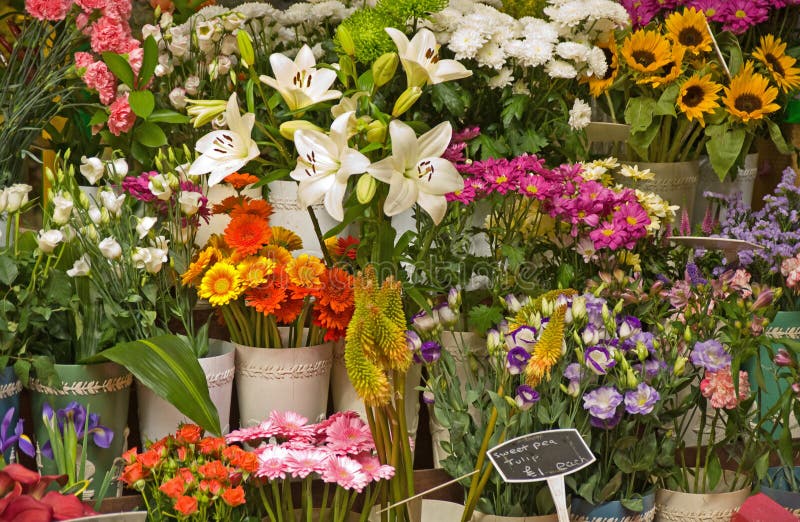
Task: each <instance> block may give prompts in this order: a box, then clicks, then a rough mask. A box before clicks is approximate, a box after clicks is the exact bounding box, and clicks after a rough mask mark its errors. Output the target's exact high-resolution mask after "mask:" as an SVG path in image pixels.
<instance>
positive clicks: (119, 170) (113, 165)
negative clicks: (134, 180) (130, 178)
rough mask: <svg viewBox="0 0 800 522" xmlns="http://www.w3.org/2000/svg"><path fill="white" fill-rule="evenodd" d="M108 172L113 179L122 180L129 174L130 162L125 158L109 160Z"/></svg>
mask: <svg viewBox="0 0 800 522" xmlns="http://www.w3.org/2000/svg"><path fill="white" fill-rule="evenodd" d="M106 172H107V173H108V176H109V177H110V178H111V179H113V180H115V181H120V180H121V179H122V178H124V177H125V176H127V175H128V162H127V161H125V158H117V159H115V160H112V161H109V162H108V163H106Z"/></svg>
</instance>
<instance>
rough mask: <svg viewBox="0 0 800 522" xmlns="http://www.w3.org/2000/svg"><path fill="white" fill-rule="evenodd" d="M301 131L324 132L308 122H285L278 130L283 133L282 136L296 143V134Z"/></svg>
mask: <svg viewBox="0 0 800 522" xmlns="http://www.w3.org/2000/svg"><path fill="white" fill-rule="evenodd" d="M299 130H315V131H319V132H322V129H320V128H319V127H317V126H316V125H314V124H313V123H311V122H310V121H306V120H292V121H285V122H283V123H281V126H280V127H279V128H278V132H280V133H281V136H283V137H284V138H286V139H287V140H292V141H294V133H295V132H297V131H299Z"/></svg>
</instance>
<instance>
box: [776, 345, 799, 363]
mask: <svg viewBox="0 0 800 522" xmlns="http://www.w3.org/2000/svg"><path fill="white" fill-rule="evenodd" d="M773 361H774V362H775V364H776V365H777V366H794V359H792V356H791V355H790V354H789V352H788V351H787V350H786V348H781V349H779V350H778V353H776V354H775V358H774V359H773Z"/></svg>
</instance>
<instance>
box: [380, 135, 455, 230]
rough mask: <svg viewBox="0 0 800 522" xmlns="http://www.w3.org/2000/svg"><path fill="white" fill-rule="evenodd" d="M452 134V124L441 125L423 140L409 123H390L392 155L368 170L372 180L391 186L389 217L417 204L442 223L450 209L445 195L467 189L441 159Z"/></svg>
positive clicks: (388, 207) (453, 168)
mask: <svg viewBox="0 0 800 522" xmlns="http://www.w3.org/2000/svg"><path fill="white" fill-rule="evenodd" d="M452 134H453V128H452V127H451V126H450V123H449V122H444V123H440V124H439V125H437V126H436V127H434V128H433V129H431V130H429V131H428V132H426V133H425V134H423V135H422V136H420V137H419V138H417V135H416V134H415V133H414V130H413V129H412V128H411V127H409V126H408V125H406V124H405V123H403V122H401V121H399V120H392V122H391V123H389V135H390V136H391V138H392V155H391V156H389V157H388V158H385V159H382V160H381V161H379V162H377V163H373V164H372V165H371V166H370V167H369V168H368V169H367V172H368V173H369V174H370V175H371V176H372V177H374V178H375V179H377V180H379V181H382V182H384V183H386V184H388V185H389V194H388V196H387V197H386V202H385V204H384V206H383V211H384V213H385V214H386V215H387V216H396V215H397V214H399V213H401V212H403V211H405V210H408V209H409V208H411V207H412V206H413V205H414V203H417V204H418V205H419V206H420V207H422V209H423V210H425V212H427V213H428V214H429V215H430V216H431V218H432V219H433V222H434V223H436V224H438V223H440V222H441V221H442V218H444V214H445V211H446V210H447V200H446V199H445V194H449V193H450V192H456V191H459V190H463V188H464V180H463V178H462V177H461V175H460V174H459V173H458V171H457V170H456V168H455V167H454V166H453V164H452V163H450V162H449V161H447V160H446V159H444V158H442V157H441V155H442V154H444V151H445V150H446V149H447V146H448V145H449V143H450V138H451V137H452Z"/></svg>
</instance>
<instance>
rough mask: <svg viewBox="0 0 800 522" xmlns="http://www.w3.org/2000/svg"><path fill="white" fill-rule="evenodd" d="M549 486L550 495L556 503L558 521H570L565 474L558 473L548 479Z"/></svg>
mask: <svg viewBox="0 0 800 522" xmlns="http://www.w3.org/2000/svg"><path fill="white" fill-rule="evenodd" d="M547 487H548V488H550V496H551V497H553V503H554V504H555V505H556V512H557V513H558V522H569V510H568V509H567V492H566V490H565V488H564V475H558V476H556V477H550V478H549V479H547Z"/></svg>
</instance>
